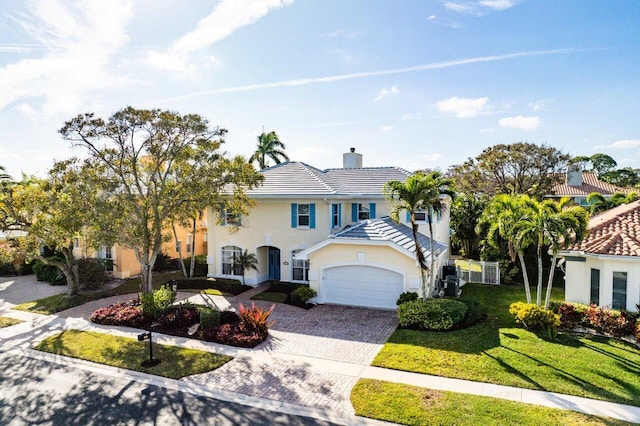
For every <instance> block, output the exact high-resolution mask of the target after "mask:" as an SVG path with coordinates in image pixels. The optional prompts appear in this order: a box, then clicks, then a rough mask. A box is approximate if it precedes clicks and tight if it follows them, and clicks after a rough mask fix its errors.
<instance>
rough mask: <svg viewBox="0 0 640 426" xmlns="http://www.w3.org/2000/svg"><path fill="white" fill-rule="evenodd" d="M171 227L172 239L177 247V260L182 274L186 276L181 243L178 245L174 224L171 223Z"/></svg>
mask: <svg viewBox="0 0 640 426" xmlns="http://www.w3.org/2000/svg"><path fill="white" fill-rule="evenodd" d="M171 228H172V229H173V239H174V240H175V242H176V248H177V249H178V262H179V263H180V269H182V275H184V276H185V278H187V277H188V276H189V275H187V268H186V266H184V259H183V258H182V244H180V245H178V232H177V231H176V225H175V224H173V223H172V224H171Z"/></svg>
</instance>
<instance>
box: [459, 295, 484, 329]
mask: <svg viewBox="0 0 640 426" xmlns="http://www.w3.org/2000/svg"><path fill="white" fill-rule="evenodd" d="M461 302H462V303H464V304H465V305H467V313H466V314H465V315H464V318H463V319H462V322H461V323H460V324H459V326H458V327H457V328H467V327H471V326H472V325H475V324H477V323H479V322H482V321H484V319H485V318H486V317H487V308H485V307H484V306H483V305H482V304H480V303H479V302H477V301H475V300H461Z"/></svg>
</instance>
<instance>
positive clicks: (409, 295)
mask: <svg viewBox="0 0 640 426" xmlns="http://www.w3.org/2000/svg"><path fill="white" fill-rule="evenodd" d="M414 300H418V293H416V292H415V291H405V292H404V293H401V294H400V296H399V297H398V300H396V305H398V306H400V305H402V304H403V303H407V302H413V301H414Z"/></svg>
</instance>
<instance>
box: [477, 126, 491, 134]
mask: <svg viewBox="0 0 640 426" xmlns="http://www.w3.org/2000/svg"><path fill="white" fill-rule="evenodd" d="M480 133H493V129H492V128H491V127H486V128H484V129H480Z"/></svg>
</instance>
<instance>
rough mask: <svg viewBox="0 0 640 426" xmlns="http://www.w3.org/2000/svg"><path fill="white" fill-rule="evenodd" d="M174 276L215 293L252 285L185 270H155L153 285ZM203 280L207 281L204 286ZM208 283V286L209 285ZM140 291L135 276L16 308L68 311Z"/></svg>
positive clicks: (196, 288) (181, 283)
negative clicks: (107, 286) (187, 275)
mask: <svg viewBox="0 0 640 426" xmlns="http://www.w3.org/2000/svg"><path fill="white" fill-rule="evenodd" d="M171 280H179V289H180V290H181V291H182V290H183V289H189V284H190V283H191V285H192V287H193V288H191V290H194V291H197V292H200V291H201V290H202V291H204V292H205V293H206V294H213V295H223V296H226V295H229V294H237V293H239V292H242V291H246V290H248V289H250V288H251V287H246V288H245V286H240V284H239V281H237V280H225V279H220V278H219V279H216V280H213V279H203V278H184V277H183V275H182V272H171V273H164V274H154V276H153V288H154V289H156V290H157V289H159V288H160V287H162V286H163V285H164V284H166V283H167V282H169V281H171ZM202 282H205V283H206V285H205V286H203V284H202ZM207 287H208V288H207ZM138 292H140V278H132V279H128V280H124V281H122V283H121V284H120V285H119V286H117V287H114V288H112V289H108V290H103V291H100V290H98V291H95V292H87V293H82V294H78V295H76V296H67V295H66V294H57V295H55V296H50V297H45V298H44V299H39V300H35V301H33V302H27V303H23V304H21V305H18V306H14V308H13V309H16V310H19V311H28V312H33V313H36V314H44V315H49V314H55V313H56V312H60V311H64V310H65V309H69V308H73V307H74V306H79V305H83V304H85V303H87V302H91V301H92V300H98V299H103V298H105V297H111V296H118V295H120V294H130V293H138Z"/></svg>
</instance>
